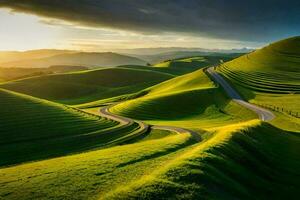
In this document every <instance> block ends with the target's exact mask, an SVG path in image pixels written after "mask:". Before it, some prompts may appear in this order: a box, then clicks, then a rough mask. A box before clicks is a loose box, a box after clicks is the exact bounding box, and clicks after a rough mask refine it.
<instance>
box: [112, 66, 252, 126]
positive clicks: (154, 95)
mask: <svg viewBox="0 0 300 200" xmlns="http://www.w3.org/2000/svg"><path fill="white" fill-rule="evenodd" d="M141 93H142V94H144V95H141V96H140V97H138V98H134V99H132V100H128V101H124V102H122V103H121V104H118V105H116V106H114V107H112V108H111V111H112V112H114V113H117V114H120V115H124V116H127V117H131V118H134V119H140V120H145V121H146V122H148V123H150V124H156V125H173V126H180V127H185V128H192V129H199V128H204V129H209V128H212V127H216V126H222V125H225V124H230V123H234V122H238V121H243V120H247V119H253V118H255V117H256V115H255V114H254V113H252V112H251V111H248V110H247V109H245V108H243V107H240V106H238V105H237V104H235V103H234V102H232V101H230V99H228V98H227V97H226V95H225V94H224V91H223V90H222V89H221V88H218V87H216V86H215V85H214V83H213V82H212V81H211V80H210V79H209V77H208V76H207V75H206V74H205V73H204V72H203V70H202V69H200V70H197V71H195V72H192V73H190V74H186V75H183V76H179V77H176V78H174V79H171V80H168V81H165V82H163V83H161V84H158V85H156V86H153V87H150V88H148V89H145V90H143V91H141ZM137 96H139V95H137ZM187 102H188V103H187Z"/></svg>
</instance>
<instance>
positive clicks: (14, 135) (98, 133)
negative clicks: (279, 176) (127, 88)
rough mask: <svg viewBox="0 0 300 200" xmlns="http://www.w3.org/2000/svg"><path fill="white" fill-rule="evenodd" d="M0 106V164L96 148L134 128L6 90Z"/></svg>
mask: <svg viewBox="0 0 300 200" xmlns="http://www.w3.org/2000/svg"><path fill="white" fill-rule="evenodd" d="M0 106H1V110H0V121H1V124H0V141H1V142H0V143H1V146H0V152H1V154H0V166H2V165H8V164H15V163H20V162H25V161H32V160H37V159H46V158H49V157H57V156H62V155H66V154H69V153H74V152H79V151H83V150H90V149H95V148H100V147H103V146H105V145H106V143H108V142H109V143H112V142H113V141H114V140H117V139H118V138H121V137H124V136H126V135H127V134H131V133H133V132H134V131H135V130H136V129H137V128H138V125H137V124H136V123H134V124H131V125H130V124H129V125H128V126H127V125H126V126H123V125H122V126H120V125H118V122H115V121H111V120H108V119H105V118H102V117H99V116H97V115H92V114H87V113H84V112H82V111H78V110H75V109H73V108H69V107H66V106H63V105H60V104H56V103H53V102H49V101H46V100H42V99H38V98H34V97H31V96H27V95H23V94H19V93H15V92H11V91H8V90H0Z"/></svg>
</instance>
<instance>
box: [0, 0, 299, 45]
mask: <svg viewBox="0 0 300 200" xmlns="http://www.w3.org/2000/svg"><path fill="white" fill-rule="evenodd" d="M299 10H300V1H298V0H297V1H294V0H289V1H282V0H251V1H247V2H246V1H240V0H188V1H187V0H160V1H154V0H76V1H74V0H63V1H62V0H26V1H24V0H0V40H1V45H0V50H30V49H41V48H47V49H49V48H56V49H75V50H85V51H113V50H114V49H127V48H129V49H131V48H154V47H193V48H197V47H198V48H207V49H232V48H244V47H248V48H259V47H261V46H263V45H265V44H267V43H270V42H272V41H276V40H279V39H283V38H286V37H291V36H296V35H300V34H299V33H300V23H299V21H300V12H299Z"/></svg>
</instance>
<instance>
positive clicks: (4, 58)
mask: <svg viewBox="0 0 300 200" xmlns="http://www.w3.org/2000/svg"><path fill="white" fill-rule="evenodd" d="M75 52H76V51H71V50H56V49H40V50H30V51H0V66H2V65H1V64H2V63H7V62H15V61H20V60H32V59H40V58H46V57H51V56H55V55H60V54H68V53H75ZM2 67H3V66H2Z"/></svg>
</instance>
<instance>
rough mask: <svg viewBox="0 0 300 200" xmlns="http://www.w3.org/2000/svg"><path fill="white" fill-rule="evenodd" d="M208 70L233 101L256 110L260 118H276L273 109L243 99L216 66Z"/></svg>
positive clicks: (264, 119)
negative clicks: (217, 70) (218, 71)
mask: <svg viewBox="0 0 300 200" xmlns="http://www.w3.org/2000/svg"><path fill="white" fill-rule="evenodd" d="M207 72H208V73H209V74H210V75H211V76H212V78H213V79H214V81H215V82H217V83H219V84H220V85H221V86H222V87H223V88H224V90H225V91H226V93H227V94H228V96H229V97H230V98H232V99H233V101H235V102H236V103H238V104H239V105H241V106H244V107H246V108H248V109H249V110H252V111H254V112H255V113H256V114H257V115H258V117H259V119H261V120H262V121H271V120H272V119H274V118H275V115H274V114H273V113H272V112H271V111H269V110H267V109H265V108H261V107H259V106H256V105H254V104H251V103H249V102H247V101H245V100H243V99H242V97H241V96H240V95H239V94H238V93H237V91H236V90H235V89H233V88H232V87H231V86H230V84H229V83H228V82H227V81H226V80H225V79H224V78H223V77H222V76H221V75H220V74H218V73H217V72H216V71H215V70H214V67H209V68H208V69H207Z"/></svg>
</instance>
